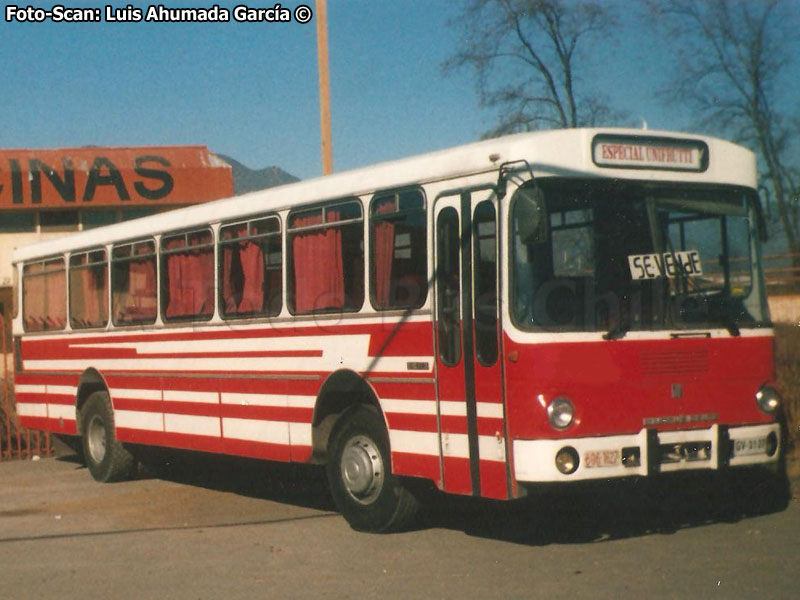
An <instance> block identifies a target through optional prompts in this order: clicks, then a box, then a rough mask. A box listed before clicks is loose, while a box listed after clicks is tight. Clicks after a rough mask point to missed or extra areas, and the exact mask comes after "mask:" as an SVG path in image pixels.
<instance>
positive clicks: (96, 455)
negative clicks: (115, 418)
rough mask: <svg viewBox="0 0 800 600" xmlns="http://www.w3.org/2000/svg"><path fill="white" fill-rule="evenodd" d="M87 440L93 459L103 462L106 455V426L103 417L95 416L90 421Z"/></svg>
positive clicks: (96, 461)
mask: <svg viewBox="0 0 800 600" xmlns="http://www.w3.org/2000/svg"><path fill="white" fill-rule="evenodd" d="M86 441H87V446H88V447H89V455H90V456H91V457H92V460H93V461H94V462H95V463H98V464H99V463H101V462H103V459H104V458H105V456H106V426H105V423H103V419H101V418H100V417H98V416H95V417H93V418H92V420H91V421H89V427H88V429H87V431H86Z"/></svg>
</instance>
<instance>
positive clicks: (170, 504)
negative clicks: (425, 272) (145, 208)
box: [0, 455, 800, 600]
mask: <svg viewBox="0 0 800 600" xmlns="http://www.w3.org/2000/svg"><path fill="white" fill-rule="evenodd" d="M170 462H171V463H172V466H171V468H169V469H167V470H166V472H160V474H159V476H158V477H154V476H150V475H146V474H145V475H143V476H142V477H141V478H139V479H138V480H136V481H131V482H125V483H118V484H109V485H100V484H96V483H94V482H93V481H92V480H91V478H90V476H89V474H88V472H87V471H86V469H85V468H83V467H82V466H81V465H80V464H79V463H78V462H77V461H76V459H75V457H74V456H65V457H60V458H57V459H44V460H40V461H35V462H34V461H20V462H11V463H2V464H0V598H15V599H17V598H19V599H24V598H101V597H102V598H123V599H125V598H130V599H136V600H141V599H147V598H159V599H160V598H193V599H194V598H209V599H211V598H215V599H216V598H225V599H226V600H228V599H236V598H257V597H264V598H269V597H275V598H282V597H294V598H300V597H311V596H313V597H323V598H327V597H331V598H338V597H352V598H377V597H380V598H400V597H403V598H409V597H411V598H418V597H426V598H427V597H431V598H455V597H468V598H488V597H492V598H501V597H527V598H540V597H541V598H548V599H549V598H571V599H574V598H589V597H591V598H598V597H599V598H606V597H607V598H612V597H644V596H647V597H652V598H709V597H719V598H726V599H727V598H754V597H758V598H787V599H788V598H797V597H798V593H800V592H798V585H797V583H796V582H797V573H798V572H800V571H799V569H800V567H799V565H800V501H798V500H797V499H795V500H793V501H791V502H789V505H788V508H785V509H784V510H778V511H777V512H775V509H774V508H769V507H766V506H763V505H762V503H761V502H760V501H759V498H761V497H762V494H761V490H760V488H759V487H758V486H757V485H756V484H755V483H752V486H750V487H747V486H745V488H743V490H739V491H737V492H736V493H737V495H739V496H742V495H745V496H749V500H748V501H746V502H743V503H736V504H730V503H728V502H720V501H719V497H720V495H721V493H720V492H719V491H718V490H717V489H716V488H708V487H703V486H700V487H698V486H697V482H696V481H695V480H691V479H686V480H683V479H681V480H675V481H673V483H672V485H671V486H670V489H671V493H670V494H665V493H664V490H663V489H657V488H653V487H649V486H648V487H644V486H636V485H626V486H614V487H608V486H604V487H603V488H599V489H598V488H596V487H595V488H588V489H581V490H577V491H575V490H572V491H570V493H568V494H565V493H560V492H554V493H550V494H548V495H546V496H545V497H541V498H537V499H535V500H531V501H525V502H522V503H515V504H511V505H509V504H497V503H490V502H481V501H474V500H470V499H460V498H447V497H441V496H435V497H434V498H433V499H432V500H431V503H430V508H429V510H428V511H427V513H426V516H425V521H424V524H423V526H422V527H421V528H420V529H418V530H416V531H412V532H408V533H403V534H396V535H389V536H378V535H367V534H360V533H355V532H353V531H351V530H350V529H349V528H348V526H347V524H346V523H345V522H344V520H343V519H342V518H341V517H340V516H339V515H337V514H336V513H334V512H333V510H332V506H331V502H330V499H329V497H328V494H327V492H326V489H325V482H324V477H323V474H322V472H321V471H320V470H319V469H318V468H312V467H297V466H287V465H272V466H270V465H264V464H261V463H256V462H252V461H239V460H227V459H214V460H212V461H195V460H186V459H185V458H183V457H182V456H181V455H178V456H172V457H170ZM765 512H766V514H762V513H765Z"/></svg>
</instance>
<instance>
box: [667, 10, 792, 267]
mask: <svg viewBox="0 0 800 600" xmlns="http://www.w3.org/2000/svg"><path fill="white" fill-rule="evenodd" d="M652 10H653V12H654V13H655V14H656V15H657V16H659V17H662V18H663V22H665V23H666V24H667V26H668V33H669V37H670V39H671V41H672V43H673V44H674V48H675V52H676V56H677V58H678V62H677V69H676V71H677V72H676V74H675V77H674V81H673V83H674V85H673V86H672V87H671V88H670V90H669V94H670V96H671V97H672V99H673V100H675V101H678V102H681V103H685V104H687V105H688V106H690V107H691V108H693V109H694V110H696V111H697V113H698V115H699V117H700V122H699V123H698V125H699V126H701V127H706V128H708V129H710V130H711V131H714V132H717V133H722V134H726V135H730V136H732V137H734V138H735V139H737V140H738V141H740V142H742V143H744V144H746V145H749V146H750V147H751V148H752V149H753V150H754V151H755V152H756V153H757V154H758V157H759V166H760V169H761V170H762V174H761V175H762V181H763V182H764V183H765V184H766V186H767V188H768V190H769V192H770V193H769V195H770V196H771V200H772V202H773V203H774V206H775V207H776V209H777V214H778V219H779V222H780V225H781V227H782V230H783V232H784V234H785V235H786V239H787V241H788V245H789V250H790V252H792V253H800V174H799V173H798V168H800V152H798V146H800V144H798V131H800V112H795V114H791V111H798V106H800V102H798V100H800V85H798V82H797V77H798V74H797V72H796V71H795V73H794V78H792V77H791V71H792V69H793V67H794V66H796V61H797V53H798V52H800V36H798V33H797V31H798V29H797V27H798V26H800V18H799V17H800V3H799V2H797V1H796V0H788V1H784V0H760V1H757V2H756V1H750V2H747V1H744V0H713V1H712V0H709V1H706V2H697V0H660V1H659V2H658V3H655V2H654V3H653V5H652ZM795 264H796V265H800V260H795Z"/></svg>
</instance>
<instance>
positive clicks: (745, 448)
mask: <svg viewBox="0 0 800 600" xmlns="http://www.w3.org/2000/svg"><path fill="white" fill-rule="evenodd" d="M766 451H767V438H763V437H760V438H744V439H740V440H734V441H733V454H734V455H735V456H746V455H748V454H764V453H765V452H766Z"/></svg>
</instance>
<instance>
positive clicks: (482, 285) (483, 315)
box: [472, 200, 498, 366]
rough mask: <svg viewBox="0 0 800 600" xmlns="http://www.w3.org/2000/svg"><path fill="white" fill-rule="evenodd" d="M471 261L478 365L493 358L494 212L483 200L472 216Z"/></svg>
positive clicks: (494, 330) (495, 261) (495, 223)
mask: <svg viewBox="0 0 800 600" xmlns="http://www.w3.org/2000/svg"><path fill="white" fill-rule="evenodd" d="M472 228H473V233H472V238H473V241H472V249H473V257H472V265H473V275H474V276H473V285H474V286H475V301H474V311H475V354H476V356H477V357H478V360H479V361H480V363H481V364H482V365H485V366H490V365H493V364H494V363H495V362H497V345H498V341H497V337H498V333H497V234H496V231H497V215H496V211H495V208H494V205H493V204H492V203H491V202H490V201H488V200H487V201H484V202H481V203H480V204H478V206H477V207H476V208H475V213H474V215H473V220H472Z"/></svg>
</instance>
